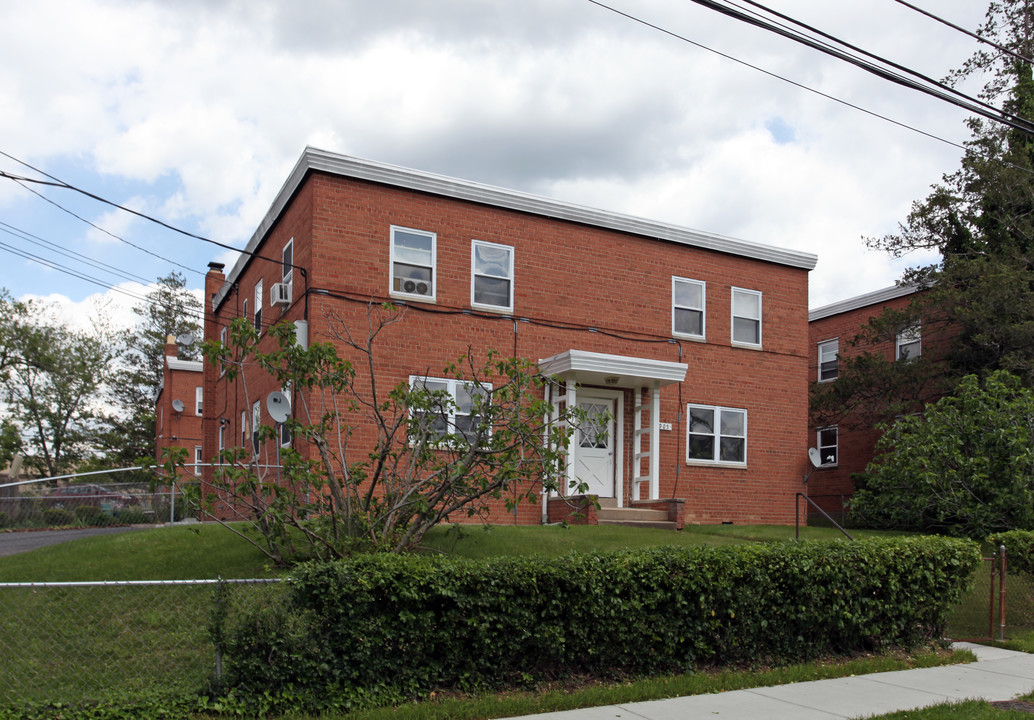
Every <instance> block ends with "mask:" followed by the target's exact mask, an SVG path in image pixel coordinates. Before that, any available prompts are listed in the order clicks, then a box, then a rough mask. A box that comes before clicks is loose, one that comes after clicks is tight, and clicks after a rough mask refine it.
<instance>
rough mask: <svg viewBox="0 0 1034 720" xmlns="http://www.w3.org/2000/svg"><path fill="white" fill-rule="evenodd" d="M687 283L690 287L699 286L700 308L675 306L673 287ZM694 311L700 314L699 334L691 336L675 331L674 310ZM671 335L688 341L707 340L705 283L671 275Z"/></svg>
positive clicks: (690, 334)
mask: <svg viewBox="0 0 1034 720" xmlns="http://www.w3.org/2000/svg"><path fill="white" fill-rule="evenodd" d="M680 282H681V283H687V284H690V285H699V286H700V307H698V308H695V307H689V306H686V305H676V304H675V285H676V284H677V283H680ZM679 309H681V310H696V311H699V313H700V334H699V335H693V334H692V333H683V332H678V331H677V330H676V329H675V311H676V310H679ZM671 334H672V335H674V336H675V337H680V338H688V339H690V340H706V339H707V283H706V282H704V281H703V280H692V279H690V278H684V277H678V276H676V275H672V277H671Z"/></svg>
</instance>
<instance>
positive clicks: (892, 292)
mask: <svg viewBox="0 0 1034 720" xmlns="http://www.w3.org/2000/svg"><path fill="white" fill-rule="evenodd" d="M922 289H923V288H921V287H920V286H919V285H912V284H905V283H902V284H899V285H892V286H890V287H885V288H883V289H881V290H873V291H872V292H868V293H865V294H863V295H855V296H854V297H850V298H847V299H846V300H839V301H837V302H835V303H830V304H829V305H823V306H822V307H819V308H815V309H814V310H811V311H810V312H809V313H808V322H812V321H813V320H821V319H822V318H827V317H831V316H833V315H839V314H840V313H845V312H850V311H851V310H858V309H860V308H863V307H867V306H869V305H879V304H881V303H885V302H887V301H888V300H893V299H894V298H899V297H904V296H905V295H911V294H912V293H915V292H918V291H919V290H922Z"/></svg>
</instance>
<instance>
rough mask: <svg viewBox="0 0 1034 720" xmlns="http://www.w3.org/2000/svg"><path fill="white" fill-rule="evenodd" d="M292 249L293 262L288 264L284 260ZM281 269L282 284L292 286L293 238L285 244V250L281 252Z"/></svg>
mask: <svg viewBox="0 0 1034 720" xmlns="http://www.w3.org/2000/svg"><path fill="white" fill-rule="evenodd" d="M288 248H290V249H291V262H290V263H287V262H286V261H285V260H284V256H285V255H287V249H288ZM280 267H281V269H282V277H281V280H280V282H282V283H284V284H285V285H290V284H291V283H292V282H294V238H291V239H290V240H288V241H287V242H286V243H284V248H283V250H281V251H280Z"/></svg>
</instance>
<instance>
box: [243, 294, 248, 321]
mask: <svg viewBox="0 0 1034 720" xmlns="http://www.w3.org/2000/svg"><path fill="white" fill-rule="evenodd" d="M241 317H242V318H246V317H248V298H244V302H243V303H241Z"/></svg>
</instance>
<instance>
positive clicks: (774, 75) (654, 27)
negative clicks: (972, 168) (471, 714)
mask: <svg viewBox="0 0 1034 720" xmlns="http://www.w3.org/2000/svg"><path fill="white" fill-rule="evenodd" d="M588 1H589V2H590V3H592V4H593V5H596V6H597V7H600V8H603V9H604V10H609V11H610V12H612V13H614V14H615V15H620V16H621V17H623V18H626V19H628V20H631V21H632V22H636V23H639V24H640V25H643V26H645V27H648V28H650V29H651V30H656V31H657V32H660V33H664V34H665V35H668V36H670V37H673V38H675V39H676V40H681V41H682V42H684V43H687V44H689V45H692V46H694V47H698V48H700V49H701V50H706V51H707V52H709V53H713V54H715V55H718V56H719V57H723V58H725V59H726V60H731V61H732V62H734V63H737V64H739V65H742V66H744V67H748V68H750V69H751V70H756V71H757V72H759V73H762V74H764V75H768V76H769V77H771V78H775V79H776V80H781V81H783V82H785V83H787V84H789V85H793V86H794V87H797V88H800V89H801V90H804V91H806V92H810V93H812V94H814V95H818V96H819V97H823V98H826V99H827V100H832V101H833V102H835V103H839V104H840V105H843V106H845V107H849V108H851V109H853V110H857V111H858V112H862V113H865V114H866V115H869V116H871V117H874V118H878V119H880V120H883V121H885V122H889V123H891V124H892V125H897V126H898V127H900V128H904V129H905V130H909V131H911V132H914V133H917V134H919V135H923V136H925V137H928V138H930V139H931V140H936V141H937V142H941V143H944V144H945V145H950V146H952V147H954V148H958V149H959V150H965V149H966V147H965V146H964V145H961V144H959V143H957V142H952V141H951V140H947V139H945V138H942V137H940V136H938V135H934V134H933V133H930V132H927V131H926V130H920V129H919V128H917V127H914V126H912V125H908V124H907V123H903V122H900V121H898V120H894V119H893V118H889V117H887V116H886V115H881V114H880V113H878V112H874V111H872V110H867V109H865V108H863V107H861V106H859V105H855V104H853V103H850V102H848V101H846V100H841V99H840V98H838V97H835V96H833V95H829V94H827V93H824V92H822V91H821V90H816V89H815V88H811V87H808V86H807V85H803V84H801V83H799V82H797V81H795V80H791V79H790V78H787V77H783V76H782V75H779V74H777V73H774V72H772V71H770V70H765V69H764V68H762V67H759V66H757V65H752V64H751V63H749V62H747V61H745V60H740V59H739V58H737V57H733V56H732V55H728V54H726V53H723V52H721V51H720V50H715V49H714V48H711V47H708V46H707V45H704V44H702V43H698V42H696V41H695V40H691V39H690V38H688V37H686V36H685V35H679V34H678V33H676V32H674V31H672V30H668V29H666V28H663V27H661V26H659V25H654V24H653V23H651V22H648V21H646V20H643V19H642V18H638V17H636V16H634V15H629V14H628V13H626V12H623V11H621V10H618V9H617V8H613V7H611V6H610V5H605V4H604V3H602V2H600V1H599V0H588Z"/></svg>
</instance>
